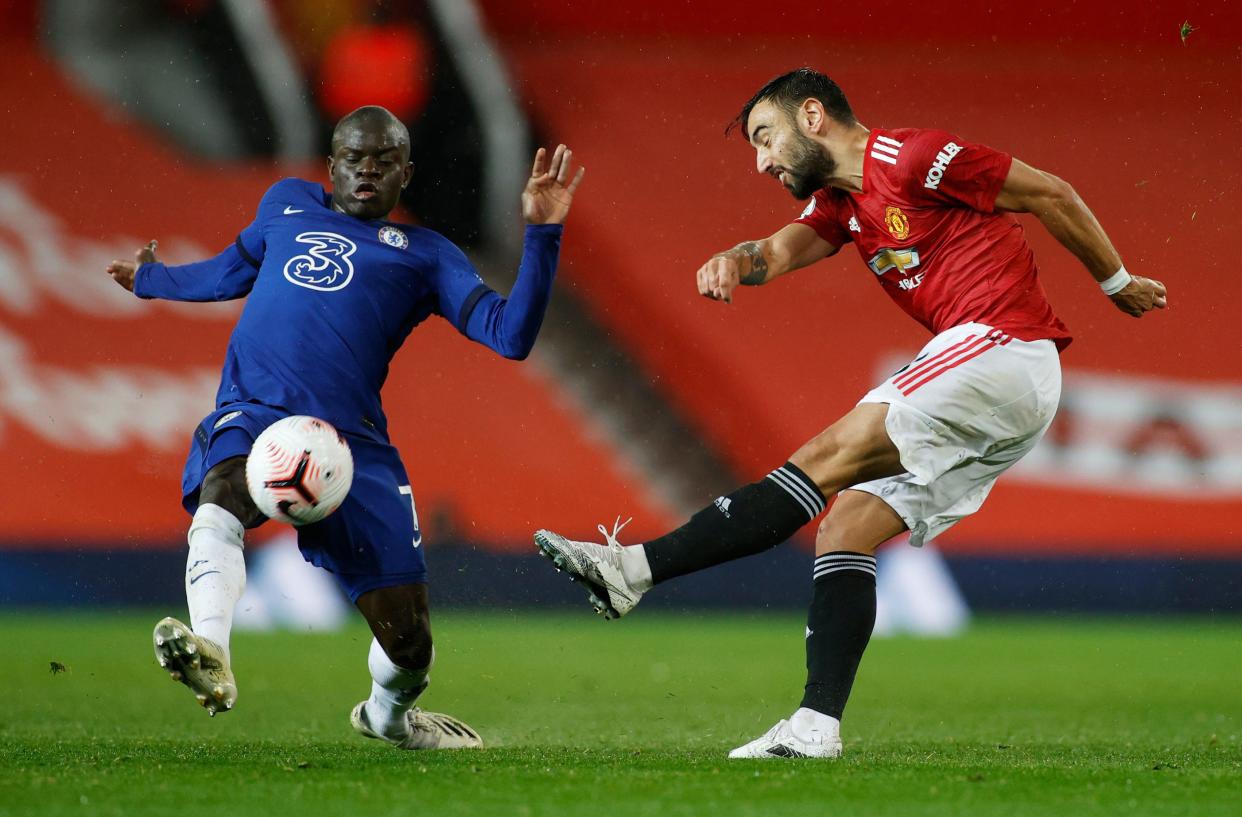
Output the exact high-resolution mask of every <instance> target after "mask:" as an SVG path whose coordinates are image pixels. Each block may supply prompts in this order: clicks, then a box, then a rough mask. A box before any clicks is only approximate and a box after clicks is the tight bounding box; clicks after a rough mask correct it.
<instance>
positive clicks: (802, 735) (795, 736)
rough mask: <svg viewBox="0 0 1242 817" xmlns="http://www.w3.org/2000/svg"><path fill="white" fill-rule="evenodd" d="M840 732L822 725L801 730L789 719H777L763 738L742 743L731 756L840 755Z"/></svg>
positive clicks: (733, 757) (744, 757)
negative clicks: (796, 728)
mask: <svg viewBox="0 0 1242 817" xmlns="http://www.w3.org/2000/svg"><path fill="white" fill-rule="evenodd" d="M840 756H841V736H840V735H838V734H834V733H832V732H826V731H822V730H819V729H808V730H805V731H803V730H799V732H795V731H794V728H793V725H792V724H791V723H790V722H789V721H786V720H781V721H777V723H776V726H773V727H772V728H771V729H769V730H768V731H767V734H765V735H764V736H763V737H761V738H756V739H755V740H752V741H751V742H750V743H747V744H745V745H742V746H739V747H737V748H736V749H734V750H733V751H732V752H729V757H730V758H731V759H733V760H737V759H761V758H762V759H771V758H780V757H794V758H796V757H840Z"/></svg>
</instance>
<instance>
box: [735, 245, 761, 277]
mask: <svg viewBox="0 0 1242 817" xmlns="http://www.w3.org/2000/svg"><path fill="white" fill-rule="evenodd" d="M734 249H735V250H740V251H741V252H742V254H743V255H745V256H746V257H747V258H749V259H750V272H748V273H746V274H745V275H743V276H742V279H741V281H740V283H742V284H744V285H746V286H752V287H753V286H758V285H759V284H762V283H763V282H764V281H766V280H767V279H768V259H766V258H764V257H763V249H762V248H761V247H760V246H759V242H758V241H744V242H742V243H741V244H738V245H737V246H736V247H734Z"/></svg>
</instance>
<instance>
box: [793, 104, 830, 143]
mask: <svg viewBox="0 0 1242 817" xmlns="http://www.w3.org/2000/svg"><path fill="white" fill-rule="evenodd" d="M827 119H828V112H827V111H825V110H824V103H822V102H820V101H819V100H818V99H815V98H814V97H810V98H808V99H806V100H804V101H803V102H802V105H801V106H800V107H799V108H798V124H799V125H801V126H802V127H803V128H805V129H806V132H807V134H808V135H813V136H822V135H823V132H824V126H825V124H826V123H827Z"/></svg>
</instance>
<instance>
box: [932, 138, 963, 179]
mask: <svg viewBox="0 0 1242 817" xmlns="http://www.w3.org/2000/svg"><path fill="white" fill-rule="evenodd" d="M961 152H962V146H961V145H959V144H957V143H956V142H950V143H949V144H947V145H945V146H944V147H942V148H941V149H940V152H939V153H937V154H936V161H934V162H932V166H931V168H930V169H929V170H928V171H927V178H925V179H923V186H924V187H926V188H927V189H928V190H935V189H936V188H937V187H939V186H940V180H941V179H943V178H944V171H945V169H946V168H947V167H948V166H949V162H951V161H953V157H954V156H956V155H957V154H959V153H961Z"/></svg>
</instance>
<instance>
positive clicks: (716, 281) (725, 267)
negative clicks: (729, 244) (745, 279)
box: [696, 252, 742, 304]
mask: <svg viewBox="0 0 1242 817" xmlns="http://www.w3.org/2000/svg"><path fill="white" fill-rule="evenodd" d="M696 277H697V278H698V283H699V294H700V295H702V296H704V297H706V298H711V299H712V300H713V301H724V302H725V303H727V304H731V303H733V290H735V289H737V287H738V285H739V284H740V283H741V282H742V265H741V264H740V263H739V262H738V257H737V255H736V254H735V253H732V252H725V253H721V254H719V255H713V256H712V257H711V258H709V259H707V263H706V264H704V265H703V266H701V267H699V271H698V273H697V274H696Z"/></svg>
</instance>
